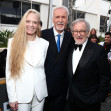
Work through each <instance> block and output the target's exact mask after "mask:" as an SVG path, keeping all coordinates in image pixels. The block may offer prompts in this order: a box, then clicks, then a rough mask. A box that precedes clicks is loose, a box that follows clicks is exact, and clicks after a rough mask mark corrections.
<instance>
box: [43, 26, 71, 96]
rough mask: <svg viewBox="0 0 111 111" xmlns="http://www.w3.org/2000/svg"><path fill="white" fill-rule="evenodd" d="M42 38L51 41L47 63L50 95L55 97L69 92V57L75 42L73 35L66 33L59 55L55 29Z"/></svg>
mask: <svg viewBox="0 0 111 111" xmlns="http://www.w3.org/2000/svg"><path fill="white" fill-rule="evenodd" d="M42 37H43V38H44V39H46V40H47V41H49V48H48V52H47V57H46V61H45V73H46V80H47V87H48V95H49V96H55V95H58V94H63V93H66V91H67V86H68V84H67V57H68V54H69V48H70V45H71V42H72V40H73V37H72V34H71V33H70V32H68V31H65V33H64V37H63V41H62V45H61V48H60V52H59V53H58V50H57V45H56V41H55V36H54V32H53V28H51V29H46V30H43V31H42Z"/></svg>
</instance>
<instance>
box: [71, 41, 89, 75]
mask: <svg viewBox="0 0 111 111" xmlns="http://www.w3.org/2000/svg"><path fill="white" fill-rule="evenodd" d="M87 41H88V39H87V40H86V41H85V42H84V43H83V44H82V49H81V51H79V48H77V49H76V50H74V51H73V55H72V69H73V74H74V73H75V71H76V68H77V65H78V63H79V60H80V58H81V56H82V53H83V51H84V48H85V46H86V43H87ZM75 44H76V43H75Z"/></svg>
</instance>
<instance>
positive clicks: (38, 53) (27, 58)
mask: <svg viewBox="0 0 111 111" xmlns="http://www.w3.org/2000/svg"><path fill="white" fill-rule="evenodd" d="M36 44H37V45H36V47H35V56H36V59H35V60H34V62H32V57H31V52H30V50H29V48H28V47H27V49H26V52H25V56H24V57H25V61H26V62H27V63H28V64H29V65H30V66H32V67H35V66H37V64H38V63H39V61H40V58H41V51H42V49H41V48H42V47H41V46H40V40H39V37H36ZM32 50H33V49H32Z"/></svg>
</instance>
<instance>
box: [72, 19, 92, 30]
mask: <svg viewBox="0 0 111 111" xmlns="http://www.w3.org/2000/svg"><path fill="white" fill-rule="evenodd" d="M79 22H84V23H85V24H86V30H87V32H88V31H90V24H89V23H88V22H87V21H86V20H85V19H83V18H79V19H76V20H75V21H73V22H72V23H71V31H73V27H74V25H75V24H76V23H79Z"/></svg>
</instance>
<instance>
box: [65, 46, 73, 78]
mask: <svg viewBox="0 0 111 111" xmlns="http://www.w3.org/2000/svg"><path fill="white" fill-rule="evenodd" d="M73 51H74V44H73V45H72V47H71V50H70V53H69V57H68V64H67V67H68V72H69V74H70V76H71V78H72V76H73V69H72V66H73V64H72V55H73Z"/></svg>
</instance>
